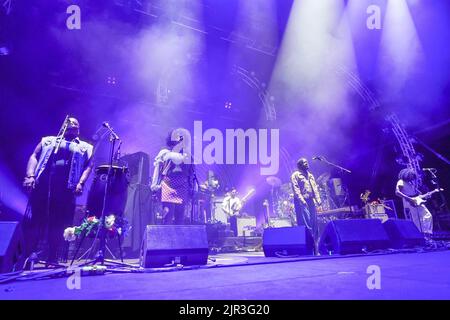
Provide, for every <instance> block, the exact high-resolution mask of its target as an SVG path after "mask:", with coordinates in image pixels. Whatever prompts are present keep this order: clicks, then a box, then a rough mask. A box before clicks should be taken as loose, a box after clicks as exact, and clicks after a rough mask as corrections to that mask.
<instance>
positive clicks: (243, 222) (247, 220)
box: [236, 217, 256, 237]
mask: <svg viewBox="0 0 450 320" xmlns="http://www.w3.org/2000/svg"><path fill="white" fill-rule="evenodd" d="M236 229H237V230H236V236H238V237H250V236H252V235H253V234H254V232H255V229H256V217H239V218H237V219H236Z"/></svg>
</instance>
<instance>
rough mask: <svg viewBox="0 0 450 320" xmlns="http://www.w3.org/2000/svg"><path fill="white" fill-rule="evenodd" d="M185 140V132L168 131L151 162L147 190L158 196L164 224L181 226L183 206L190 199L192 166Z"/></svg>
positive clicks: (180, 130)
mask: <svg viewBox="0 0 450 320" xmlns="http://www.w3.org/2000/svg"><path fill="white" fill-rule="evenodd" d="M185 136H188V132H187V133H186V129H176V130H173V131H171V132H170V133H169V134H168V136H167V138H166V146H165V147H163V148H162V149H161V151H160V152H159V153H158V155H157V156H156V158H155V161H154V171H153V178H152V185H151V189H152V191H154V192H160V195H159V199H160V201H161V203H162V208H163V223H164V224H177V225H178V224H183V223H184V212H185V209H186V204H187V202H188V201H189V199H190V198H191V197H192V191H193V177H194V176H195V175H194V165H193V164H192V157H191V155H190V154H188V153H187V150H189V148H187V145H186V144H187V143H188V141H187V139H185V138H184V137H185Z"/></svg>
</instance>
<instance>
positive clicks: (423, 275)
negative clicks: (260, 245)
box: [0, 247, 450, 300]
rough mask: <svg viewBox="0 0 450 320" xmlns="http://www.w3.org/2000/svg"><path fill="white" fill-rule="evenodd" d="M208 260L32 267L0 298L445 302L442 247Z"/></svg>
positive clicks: (448, 285) (1, 288)
mask: <svg viewBox="0 0 450 320" xmlns="http://www.w3.org/2000/svg"><path fill="white" fill-rule="evenodd" d="M208 261H209V262H208V264H207V265H204V266H191V267H185V268H180V267H172V268H158V269H134V270H132V271H133V272H129V271H130V270H127V269H126V268H125V269H112V270H111V271H107V272H106V273H105V274H103V275H96V276H84V275H82V276H80V277H79V278H78V280H77V281H78V282H74V278H73V277H72V278H70V277H68V276H67V275H66V276H60V277H57V278H43V277H42V276H44V275H49V273H52V272H53V273H55V272H58V270H57V269H56V270H55V269H53V270H35V271H33V273H32V274H30V273H29V272H27V273H25V274H22V277H21V278H19V279H17V280H15V281H9V282H6V283H2V284H0V299H7V300H28V299H43V300H48V299H56V300H60V299H87V300H117V299H119V300H120V299H131V300H135V299H149V300H247V299H249V300H301V299H351V300H359V299H450V273H449V270H450V269H449V265H450V251H449V250H446V249H445V247H444V248H441V249H440V250H431V251H426V250H406V251H402V252H390V253H389V252H384V253H379V254H366V255H347V256H322V257H312V256H304V257H292V258H286V257H283V258H279V257H264V254H263V253H262V252H240V253H222V254H216V255H210V256H209V259H208ZM126 262H127V263H130V264H137V262H138V261H137V260H126ZM374 268H375V269H377V270H379V273H377V275H379V278H377V281H378V280H379V282H377V283H378V284H379V289H378V288H375V289H369V287H370V283H372V284H374V283H375V282H373V280H374V278H373V276H374V274H372V272H373V271H372V270H374ZM60 275H61V274H60ZM31 277H37V279H35V280H31V279H30V278H31ZM371 277H372V278H371ZM1 279H2V280H4V279H5V278H4V277H1ZM368 283H369V287H368Z"/></svg>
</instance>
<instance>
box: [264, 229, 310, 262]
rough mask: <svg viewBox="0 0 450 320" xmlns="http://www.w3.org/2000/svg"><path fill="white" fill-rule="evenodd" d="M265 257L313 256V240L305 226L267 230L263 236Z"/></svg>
mask: <svg viewBox="0 0 450 320" xmlns="http://www.w3.org/2000/svg"><path fill="white" fill-rule="evenodd" d="M263 250H264V255H265V256H266V257H275V256H278V255H309V254H313V239H312V237H311V234H310V232H309V231H308V229H306V227H305V226H297V227H282V228H267V229H264V234H263Z"/></svg>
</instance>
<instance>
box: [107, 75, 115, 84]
mask: <svg viewBox="0 0 450 320" xmlns="http://www.w3.org/2000/svg"><path fill="white" fill-rule="evenodd" d="M106 83H107V84H110V85H113V86H115V85H116V84H117V78H116V77H114V76H109V77H107V78H106Z"/></svg>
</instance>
